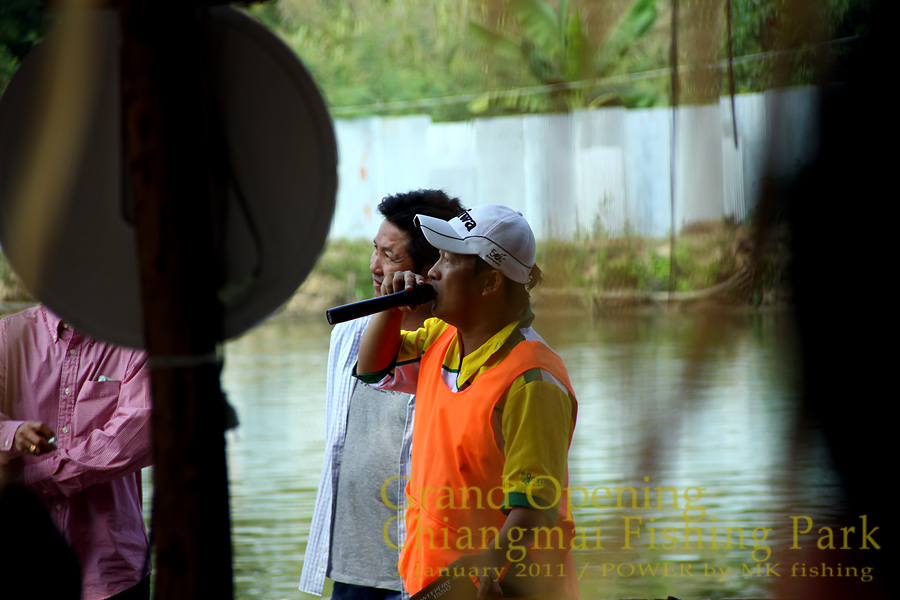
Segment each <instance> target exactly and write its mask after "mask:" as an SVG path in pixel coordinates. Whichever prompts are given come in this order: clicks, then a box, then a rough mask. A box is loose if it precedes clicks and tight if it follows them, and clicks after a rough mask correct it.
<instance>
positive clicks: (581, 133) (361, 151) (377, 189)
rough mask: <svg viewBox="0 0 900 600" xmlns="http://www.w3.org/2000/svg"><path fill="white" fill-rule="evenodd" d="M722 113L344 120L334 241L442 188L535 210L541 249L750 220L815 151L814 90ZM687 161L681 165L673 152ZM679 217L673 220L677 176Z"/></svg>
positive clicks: (726, 102) (745, 101) (752, 97)
mask: <svg viewBox="0 0 900 600" xmlns="http://www.w3.org/2000/svg"><path fill="white" fill-rule="evenodd" d="M735 114H736V116H737V138H738V143H737V145H735V140H734V133H733V125H732V111H731V100H730V98H723V99H722V101H721V102H720V104H719V105H707V106H685V107H681V108H679V109H678V111H677V114H676V115H675V116H674V119H675V123H676V127H675V136H674V138H675V143H674V144H673V135H672V131H673V112H672V110H671V109H670V108H651V109H635V110H626V109H624V108H600V109H594V110H586V111H578V112H573V113H570V114H561V115H524V116H515V117H500V118H489V119H475V120H473V121H469V122H462V123H432V122H431V119H430V118H429V117H427V116H412V117H371V118H364V119H353V120H338V121H336V123H335V129H336V132H337V139H338V153H339V161H340V166H339V177H340V182H339V190H338V199H337V210H336V213H335V219H334V222H333V223H332V228H331V236H332V237H343V238H358V237H363V238H370V237H373V236H374V235H375V232H376V230H377V228H378V224H379V223H380V218H379V216H378V215H377V214H376V212H375V207H376V206H377V205H378V202H379V201H380V200H381V198H382V197H384V196H386V195H388V194H392V193H397V192H401V191H407V190H410V189H417V188H441V189H443V190H445V191H446V192H447V193H449V194H451V195H455V196H458V197H459V198H460V199H461V200H462V202H463V204H465V205H466V206H476V205H479V204H489V203H499V204H506V205H509V206H512V207H514V208H516V209H518V210H520V211H522V212H523V213H524V214H525V216H526V217H527V218H528V220H529V222H531V224H532V227H533V228H534V230H535V234H536V235H537V237H538V238H539V239H547V238H561V239H573V238H577V237H579V236H581V237H590V236H603V235H609V236H613V237H616V236H622V235H624V234H626V233H628V234H638V235H648V236H663V235H667V234H668V232H669V230H670V227H671V224H672V222H673V221H674V223H675V226H676V229H680V228H681V227H683V226H684V225H686V224H689V223H693V222H696V221H702V220H708V219H721V218H723V217H733V218H734V219H735V220H737V221H742V220H744V219H745V218H746V217H747V215H748V213H749V212H750V211H751V210H752V208H753V207H754V206H755V205H756V202H757V200H758V194H759V191H760V187H761V182H762V178H763V174H764V173H765V172H767V171H771V172H772V173H773V174H775V175H778V176H784V175H789V174H790V173H792V172H795V171H796V170H797V169H799V168H800V167H802V166H803V165H804V164H806V163H807V162H808V161H809V160H810V159H811V158H812V150H813V149H814V148H815V141H816V140H815V138H814V136H815V133H816V128H815V123H816V95H815V90H814V88H790V89H785V90H776V91H770V92H766V93H763V94H744V95H739V96H738V97H737V98H736V109H735ZM673 152H674V163H673V161H672V153H673ZM673 164H674V168H675V173H674V185H675V215H674V219H672V215H671V210H670V207H671V205H672V195H671V193H670V192H671V189H672V183H673V177H672V165H673Z"/></svg>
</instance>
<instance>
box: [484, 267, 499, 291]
mask: <svg viewBox="0 0 900 600" xmlns="http://www.w3.org/2000/svg"><path fill="white" fill-rule="evenodd" d="M502 288H503V273H501V272H500V271H498V270H497V269H490V270H489V271H488V272H487V276H486V277H485V278H484V286H483V287H482V289H481V295H482V296H487V295H489V294H495V293H497V292H498V291H499V290H500V289H502Z"/></svg>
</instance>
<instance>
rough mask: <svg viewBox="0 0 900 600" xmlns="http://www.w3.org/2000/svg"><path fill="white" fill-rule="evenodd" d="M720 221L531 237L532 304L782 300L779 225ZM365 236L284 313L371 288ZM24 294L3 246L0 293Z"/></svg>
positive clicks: (322, 263)
mask: <svg viewBox="0 0 900 600" xmlns="http://www.w3.org/2000/svg"><path fill="white" fill-rule="evenodd" d="M769 234H770V235H769V236H768V237H769V239H768V242H767V243H766V244H764V245H761V244H760V243H759V241H758V240H757V239H756V236H755V234H754V230H753V229H752V228H750V227H747V226H736V225H732V224H729V223H726V222H720V221H716V222H712V221H710V222H704V223H698V224H695V225H692V226H690V227H688V228H686V229H685V230H684V231H682V232H681V234H679V235H678V236H677V238H676V239H675V244H674V256H673V252H672V245H671V241H670V240H669V239H668V238H665V239H661V238H644V237H637V236H631V237H623V238H616V239H604V238H596V239H584V240H577V241H574V242H562V241H547V242H542V243H540V244H538V258H537V260H538V265H539V266H540V267H541V269H543V271H544V282H543V283H542V284H541V285H540V286H538V288H537V289H536V290H535V293H534V302H535V304H536V305H542V306H549V307H558V308H561V309H573V310H584V309H589V310H610V309H616V308H627V307H640V306H651V305H660V304H663V303H667V302H669V301H676V302H678V303H679V304H682V305H685V304H696V303H712V304H718V305H731V306H735V305H736V306H746V307H755V306H761V305H773V304H780V303H784V302H786V301H787V300H788V291H787V290H786V285H785V270H786V266H787V252H786V250H785V245H786V241H785V237H786V235H785V234H784V233H783V232H782V231H781V230H775V231H770V232H769ZM371 253H372V242H371V240H356V241H349V240H329V241H328V243H327V244H326V246H325V248H324V249H323V251H322V255H321V256H320V257H319V260H318V262H317V263H316V267H315V269H314V270H313V272H312V273H311V274H310V276H309V277H308V278H307V280H306V282H304V284H303V285H302V286H301V287H300V289H299V290H298V291H297V293H296V294H294V296H293V297H292V298H291V299H290V301H289V302H287V304H286V305H285V307H284V309H283V310H284V312H286V313H300V312H317V311H321V310H324V309H325V308H328V307H331V306H337V305H340V304H346V303H348V302H354V301H356V300H362V299H364V298H369V297H371V296H372V280H371V275H370V274H369V257H370V256H371ZM29 300H31V298H30V296H29V295H28V293H27V291H26V290H25V289H24V287H22V285H21V283H20V282H19V280H18V278H17V277H16V276H15V274H14V273H13V272H12V270H11V269H10V268H9V265H8V263H7V261H6V258H5V257H4V256H2V255H0V302H6V303H9V302H27V301H29Z"/></svg>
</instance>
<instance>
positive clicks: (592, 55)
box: [469, 0, 660, 113]
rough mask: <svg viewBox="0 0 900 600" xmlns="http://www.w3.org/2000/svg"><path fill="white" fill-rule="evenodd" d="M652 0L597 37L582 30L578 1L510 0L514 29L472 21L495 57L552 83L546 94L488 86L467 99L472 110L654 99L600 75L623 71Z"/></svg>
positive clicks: (651, 17) (653, 14)
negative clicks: (573, 3)
mask: <svg viewBox="0 0 900 600" xmlns="http://www.w3.org/2000/svg"><path fill="white" fill-rule="evenodd" d="M656 1H657V0H636V1H635V2H634V3H633V4H632V6H631V8H630V9H629V10H628V12H627V13H626V14H625V16H624V17H623V18H622V20H621V21H619V23H618V25H617V26H616V27H615V28H613V29H612V30H611V32H610V33H609V34H608V35H607V37H606V38H605V39H603V40H601V41H600V42H595V41H594V40H592V39H591V38H590V37H589V36H588V35H587V32H586V29H585V27H584V24H583V22H582V19H581V16H580V14H579V12H578V10H577V7H576V8H575V9H573V10H570V9H569V3H568V0H562V1H561V2H560V4H559V8H558V9H557V10H554V9H553V7H551V6H550V5H549V4H547V2H545V1H544V0H511V2H510V3H509V5H508V6H509V10H510V12H511V13H512V15H513V16H514V18H515V20H516V22H517V23H516V24H517V25H518V29H519V31H518V33H508V32H505V31H501V30H498V29H494V28H490V27H486V26H484V25H482V24H480V23H477V22H475V21H472V22H470V24H469V27H470V29H471V31H472V33H473V34H474V36H475V37H476V38H477V39H479V40H480V41H481V42H482V43H484V44H486V45H487V46H488V47H490V48H491V50H492V58H493V59H494V60H496V61H510V60H512V61H520V62H521V64H523V65H525V66H526V68H527V71H528V72H529V73H530V74H531V76H532V77H533V78H534V80H535V81H536V83H538V84H540V85H544V86H552V88H551V91H550V93H548V94H543V93H541V94H534V93H531V91H530V90H518V91H514V92H488V93H485V94H482V95H481V96H479V98H478V99H477V100H476V101H474V102H472V103H471V104H470V108H471V109H472V110H473V112H476V113H481V112H485V111H487V110H488V109H489V108H490V107H491V106H492V105H494V106H501V107H503V108H505V109H509V110H512V111H515V112H547V111H567V110H573V109H576V108H586V107H594V106H599V105H602V104H606V103H610V102H618V103H622V104H625V105H628V106H649V105H652V104H656V103H657V102H658V101H659V99H660V98H659V96H657V95H656V94H654V93H653V92H646V91H645V92H640V91H637V90H636V89H635V88H634V87H632V86H629V85H624V84H615V83H609V82H602V81H599V80H601V79H603V78H608V77H610V76H612V75H616V74H621V73H624V72H627V70H628V67H629V66H633V63H630V62H629V61H627V60H626V58H627V57H628V52H629V50H630V49H631V48H632V47H633V46H634V45H635V42H637V41H638V40H639V39H640V38H641V37H643V36H644V35H645V34H646V33H647V32H648V31H649V30H650V28H651V27H652V26H653V24H654V23H655V22H656V18H657V10H656Z"/></svg>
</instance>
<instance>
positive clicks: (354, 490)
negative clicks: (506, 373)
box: [300, 190, 463, 600]
mask: <svg viewBox="0 0 900 600" xmlns="http://www.w3.org/2000/svg"><path fill="white" fill-rule="evenodd" d="M462 210H463V208H462V206H461V205H460V203H459V200H457V199H455V198H450V197H448V196H447V195H446V194H445V193H444V192H442V191H439V190H417V191H411V192H407V193H403V194H396V195H394V196H388V197H387V198H385V199H384V200H383V201H382V202H381V204H379V206H378V212H379V213H380V214H381V215H382V216H383V217H384V221H383V222H382V223H381V226H380V227H379V229H378V233H377V234H376V235H375V239H374V249H373V251H372V258H371V261H370V263H369V270H370V271H371V273H372V285H373V287H374V293H375V295H376V296H379V295H381V284H382V281H383V280H384V278H385V277H388V276H390V275H391V274H392V273H394V272H395V271H398V270H399V271H403V270H412V271H414V272H416V273H427V272H428V270H429V269H430V268H431V266H432V265H433V264H434V262H435V261H436V260H437V257H438V252H437V250H436V249H435V248H433V247H432V246H431V245H430V244H429V243H428V242H427V241H426V240H425V237H424V235H423V234H422V232H421V231H420V230H419V229H418V228H416V227H415V225H414V223H413V218H414V217H415V215H416V214H417V213H424V214H429V215H433V216H435V217H438V218H442V219H449V218H451V217H452V216H454V215H457V214H459V213H460V212H462ZM427 316H428V315H427V313H426V312H425V311H423V312H421V313H408V314H407V318H406V319H405V320H404V323H403V324H404V326H405V327H409V328H411V329H415V328H418V327H419V326H421V324H422V321H424V319H425V318H426V317H427ZM368 321H369V318H368V317H366V318H362V319H356V320H354V321H349V322H347V323H341V324H339V325H336V326H335V328H334V330H333V331H332V334H331V347H330V349H329V354H328V377H327V383H326V397H325V402H326V418H325V426H326V438H325V461H324V464H323V467H322V477H321V480H320V483H319V490H318V493H317V495H316V506H315V509H314V513H313V519H312V524H311V526H310V534H309V541H308V543H307V547H306V556H305V558H304V561H303V572H302V574H301V578H300V590H302V591H304V592H307V593H310V594H316V595H321V594H322V592H323V589H324V584H325V578H326V577H328V578H330V579H332V581H333V582H334V585H333V587H332V598H334V599H353V600H363V599H372V600H380V599H383V598H399V597H400V596H401V595H402V594H403V592H404V590H403V587H402V584H401V580H400V577H399V575H398V574H397V562H398V560H399V557H400V553H399V549H400V546H401V544H402V543H403V538H404V537H405V523H404V520H403V512H404V508H403V507H404V504H405V502H404V500H403V488H404V485H405V483H406V477H407V476H408V474H409V446H410V443H411V439H412V422H413V411H414V407H415V397H414V396H412V395H411V394H408V393H402V392H388V391H381V390H376V389H373V388H370V387H369V386H367V385H362V384H360V383H359V382H358V380H357V379H355V378H354V377H353V376H352V369H353V365H354V364H355V363H356V357H357V353H358V351H359V340H360V338H361V337H362V334H363V332H364V331H365V328H366V324H367V323H368Z"/></svg>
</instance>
